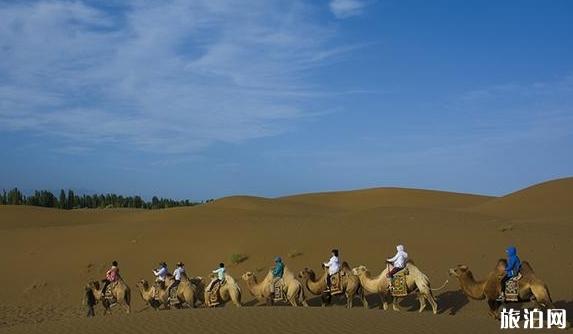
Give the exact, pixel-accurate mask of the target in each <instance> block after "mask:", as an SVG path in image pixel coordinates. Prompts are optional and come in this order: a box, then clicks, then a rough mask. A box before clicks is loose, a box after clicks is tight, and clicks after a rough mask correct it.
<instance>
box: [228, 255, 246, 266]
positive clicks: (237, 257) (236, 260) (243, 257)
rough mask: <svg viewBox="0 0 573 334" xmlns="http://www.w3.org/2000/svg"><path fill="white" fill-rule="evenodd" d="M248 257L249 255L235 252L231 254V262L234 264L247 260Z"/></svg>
mask: <svg viewBox="0 0 573 334" xmlns="http://www.w3.org/2000/svg"><path fill="white" fill-rule="evenodd" d="M248 258H249V257H248V256H246V255H244V254H240V253H234V254H232V255H231V263H232V264H239V263H241V262H245V261H247V259H248Z"/></svg>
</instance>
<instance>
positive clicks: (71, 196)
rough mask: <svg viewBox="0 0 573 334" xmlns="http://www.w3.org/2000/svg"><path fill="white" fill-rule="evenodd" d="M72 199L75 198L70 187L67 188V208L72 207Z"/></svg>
mask: <svg viewBox="0 0 573 334" xmlns="http://www.w3.org/2000/svg"><path fill="white" fill-rule="evenodd" d="M74 199H75V196H74V192H73V191H72V190H71V189H69V190H68V206H67V208H68V209H73V208H74Z"/></svg>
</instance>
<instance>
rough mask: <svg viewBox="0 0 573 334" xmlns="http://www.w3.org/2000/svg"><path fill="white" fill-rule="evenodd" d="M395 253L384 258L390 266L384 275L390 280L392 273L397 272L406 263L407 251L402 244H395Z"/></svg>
mask: <svg viewBox="0 0 573 334" xmlns="http://www.w3.org/2000/svg"><path fill="white" fill-rule="evenodd" d="M396 251H397V252H396V255H394V256H393V257H391V258H388V259H386V263H388V264H391V265H392V268H390V270H388V274H387V275H386V276H387V277H388V278H389V279H390V280H392V278H393V277H394V274H396V273H397V272H399V271H400V270H402V269H404V268H405V267H406V264H407V263H408V253H406V250H405V248H404V246H403V245H398V246H396Z"/></svg>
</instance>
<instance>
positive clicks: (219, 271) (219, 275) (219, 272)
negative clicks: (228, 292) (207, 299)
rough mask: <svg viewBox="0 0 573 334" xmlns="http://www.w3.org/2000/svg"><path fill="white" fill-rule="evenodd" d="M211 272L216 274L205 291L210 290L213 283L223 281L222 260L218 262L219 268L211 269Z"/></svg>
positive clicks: (223, 269)
mask: <svg viewBox="0 0 573 334" xmlns="http://www.w3.org/2000/svg"><path fill="white" fill-rule="evenodd" d="M212 273H213V274H217V276H216V277H215V278H213V279H212V280H211V282H210V283H209V285H208V286H207V291H211V289H212V288H213V286H214V285H215V283H217V282H221V283H223V282H225V264H224V263H223V262H221V263H219V268H217V269H215V270H213V271H212Z"/></svg>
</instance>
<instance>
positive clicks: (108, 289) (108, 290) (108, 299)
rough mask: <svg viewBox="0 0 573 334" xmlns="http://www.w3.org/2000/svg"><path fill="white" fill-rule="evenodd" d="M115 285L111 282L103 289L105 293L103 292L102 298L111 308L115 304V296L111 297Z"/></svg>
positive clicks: (115, 283)
mask: <svg viewBox="0 0 573 334" xmlns="http://www.w3.org/2000/svg"><path fill="white" fill-rule="evenodd" d="M116 285H117V282H111V283H109V284H108V285H107V287H106V288H105V291H104V292H103V298H104V299H105V301H106V303H107V304H108V305H110V306H113V305H114V304H115V303H117V299H116V298H115V296H114V295H113V292H112V290H113V288H114V287H115V286H116Z"/></svg>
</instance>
